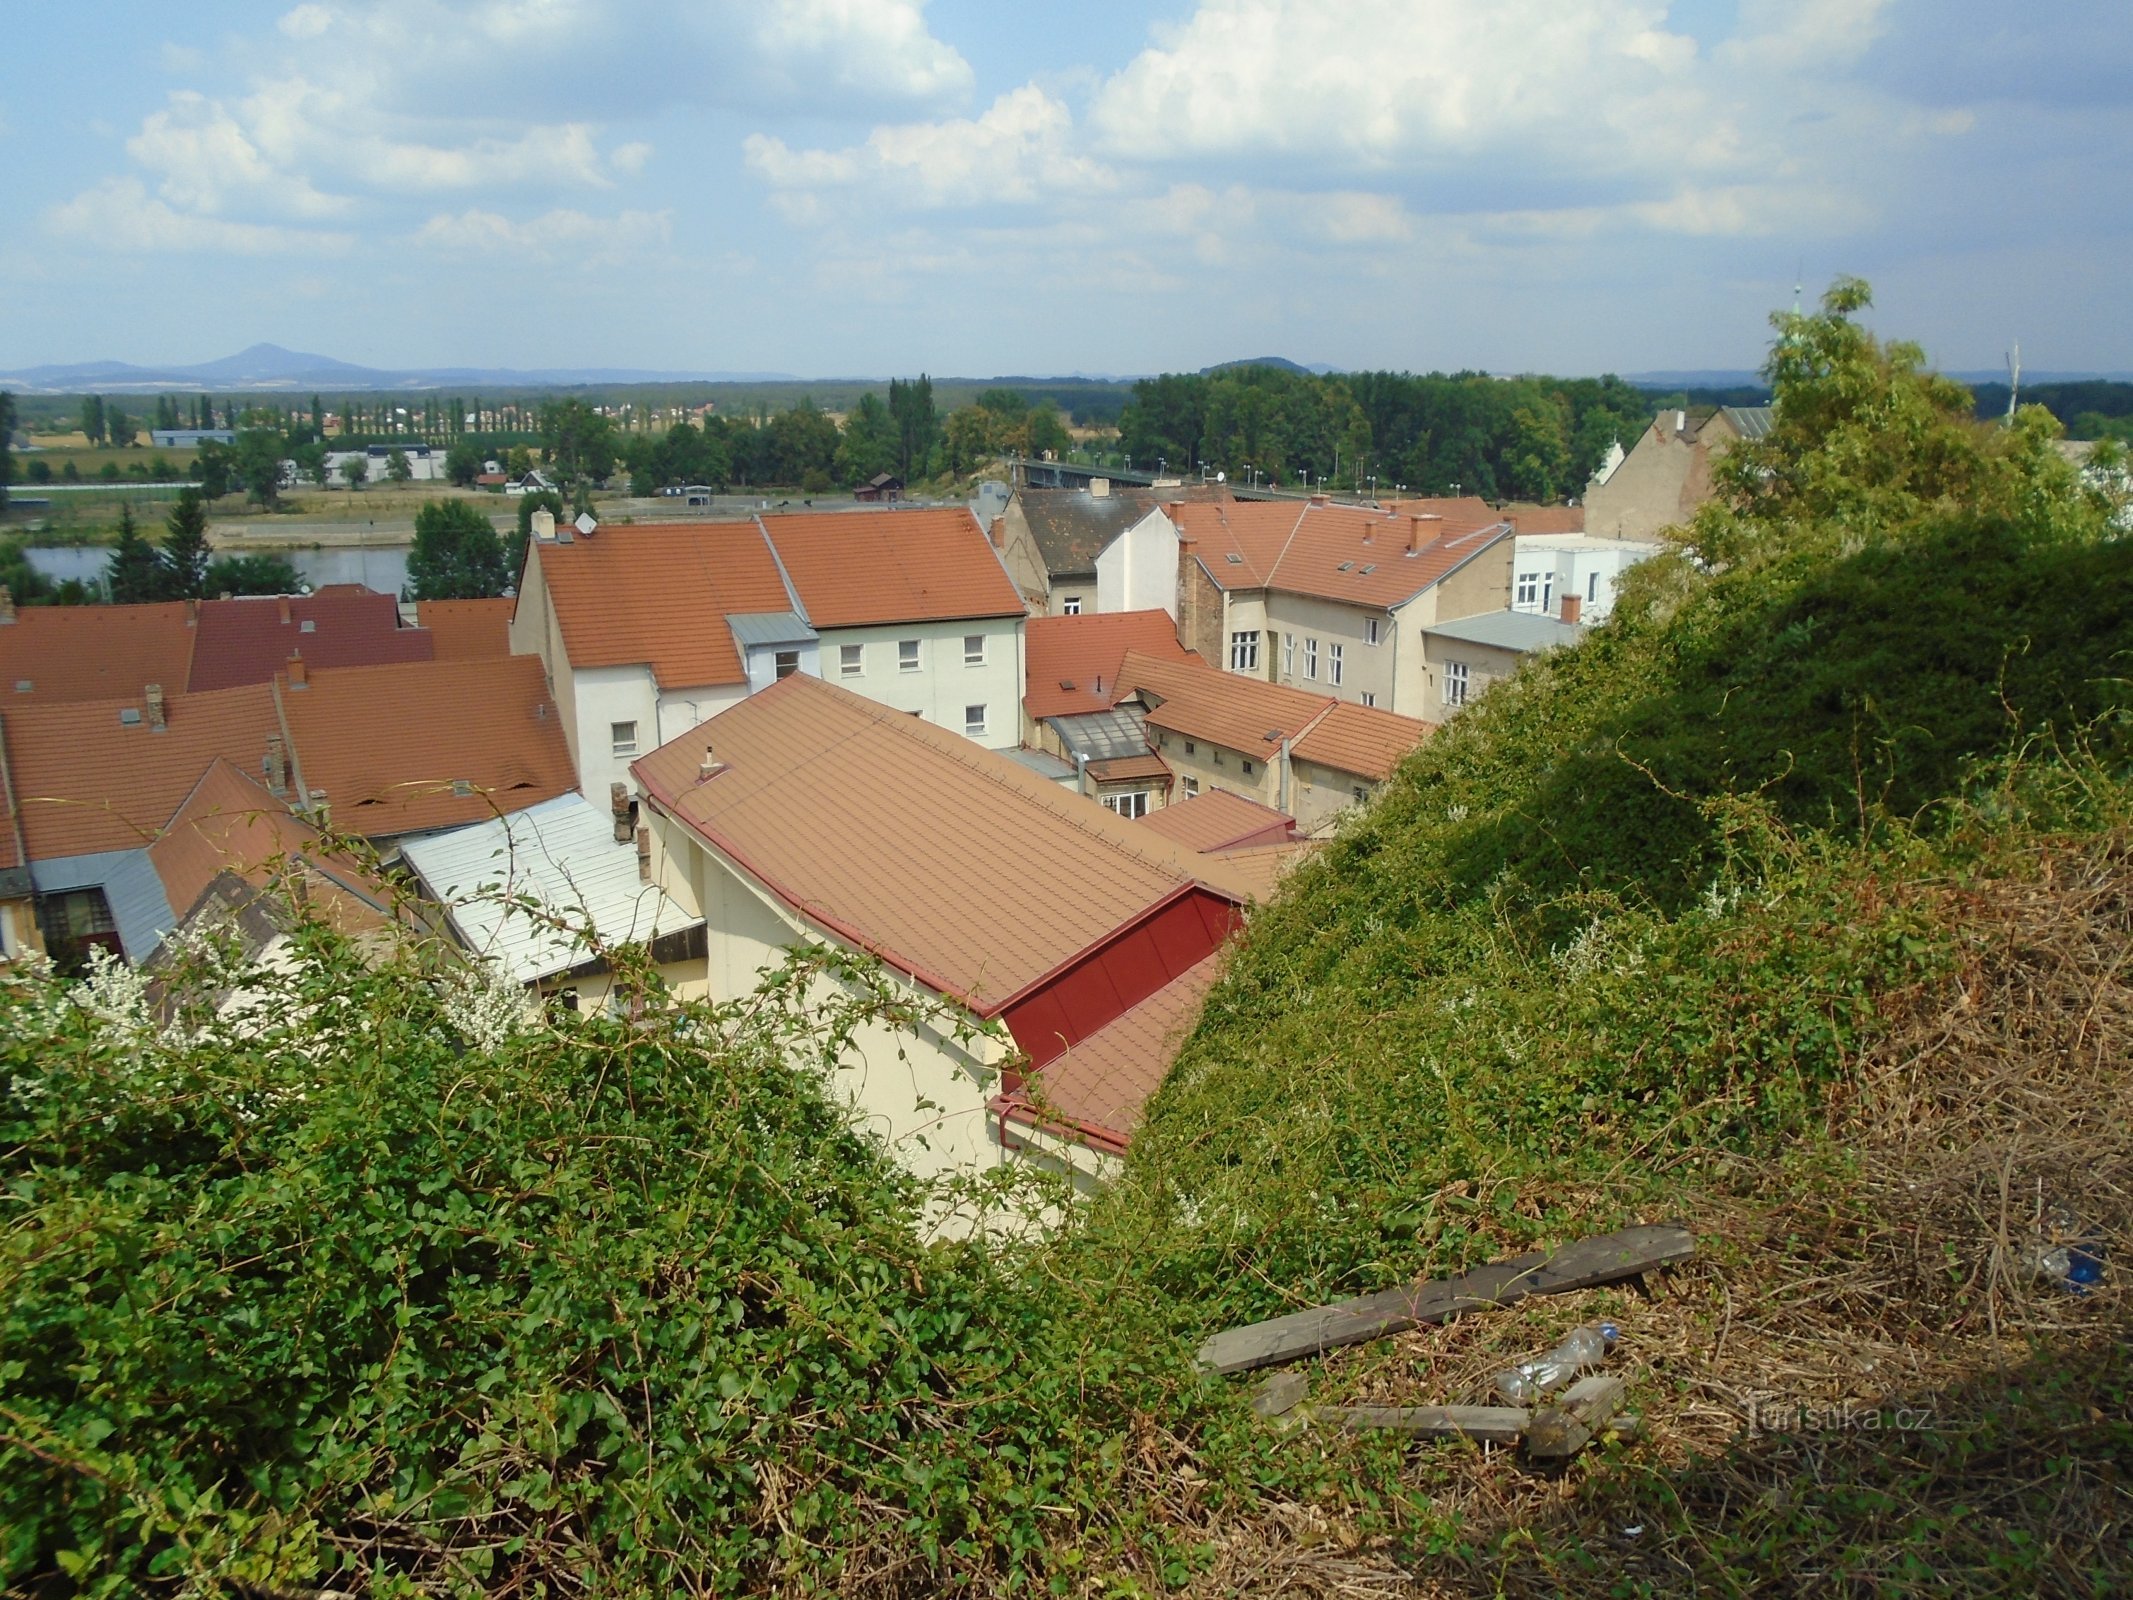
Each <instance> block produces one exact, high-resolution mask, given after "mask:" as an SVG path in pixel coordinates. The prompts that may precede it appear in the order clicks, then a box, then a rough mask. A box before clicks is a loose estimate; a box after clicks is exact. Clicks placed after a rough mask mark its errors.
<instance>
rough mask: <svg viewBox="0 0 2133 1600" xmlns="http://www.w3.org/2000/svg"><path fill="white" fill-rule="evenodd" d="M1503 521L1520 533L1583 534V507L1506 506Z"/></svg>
mask: <svg viewBox="0 0 2133 1600" xmlns="http://www.w3.org/2000/svg"><path fill="white" fill-rule="evenodd" d="M1502 514H1503V519H1504V520H1505V521H1506V522H1508V523H1510V524H1511V526H1512V528H1513V529H1514V530H1516V531H1517V532H1519V533H1583V532H1584V531H1585V508H1584V507H1583V506H1505V507H1504V508H1503V513H1502Z"/></svg>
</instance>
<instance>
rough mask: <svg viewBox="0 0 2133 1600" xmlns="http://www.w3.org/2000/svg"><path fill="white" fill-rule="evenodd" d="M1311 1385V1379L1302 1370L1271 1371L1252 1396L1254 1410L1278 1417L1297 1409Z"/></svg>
mask: <svg viewBox="0 0 2133 1600" xmlns="http://www.w3.org/2000/svg"><path fill="white" fill-rule="evenodd" d="M1310 1387H1311V1382H1310V1380H1309V1379H1308V1378H1306V1377H1305V1376H1304V1375H1303V1374H1302V1373H1300V1372H1274V1373H1269V1374H1268V1375H1267V1380H1266V1382H1264V1383H1262V1384H1261V1385H1260V1386H1259V1392H1258V1393H1257V1394H1255V1395H1253V1396H1252V1410H1253V1411H1254V1412H1255V1413H1257V1414H1258V1415H1259V1416H1262V1417H1278V1416H1280V1415H1281V1414H1282V1413H1283V1412H1286V1411H1293V1410H1295V1409H1296V1407H1297V1405H1298V1404H1299V1403H1301V1401H1302V1400H1303V1397H1304V1393H1305V1391H1306V1390H1308V1389H1309V1388H1310Z"/></svg>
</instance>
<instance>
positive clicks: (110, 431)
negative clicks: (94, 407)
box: [104, 401, 133, 450]
mask: <svg viewBox="0 0 2133 1600" xmlns="http://www.w3.org/2000/svg"><path fill="white" fill-rule="evenodd" d="M104 436H105V437H106V438H107V439H109V440H110V441H111V442H112V443H113V444H115V445H117V446H118V447H119V448H120V449H121V450H130V449H132V448H133V419H132V418H131V417H129V416H127V415H126V413H125V412H123V411H121V410H120V409H119V407H118V402H116V401H109V402H106V404H105V406H104Z"/></svg>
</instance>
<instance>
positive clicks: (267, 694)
mask: <svg viewBox="0 0 2133 1600" xmlns="http://www.w3.org/2000/svg"><path fill="white" fill-rule="evenodd" d="M143 710H144V708H143V706H142V703H141V701H139V700H138V699H135V700H131V701H126V700H94V701H84V702H82V703H80V704H77V705H46V706H21V707H17V708H13V709H11V710H10V711H9V712H8V715H7V752H8V761H9V765H10V768H11V770H12V777H13V780H14V791H15V803H16V805H17V806H18V807H19V808H20V810H21V815H22V829H23V833H24V836H25V838H26V839H27V842H28V844H29V853H30V859H31V860H33V861H51V860H57V859H60V858H62V857H66V856H79V855H93V854H96V853H97V852H100V851H105V850H138V849H141V848H142V847H144V846H145V845H147V844H148V843H149V842H150V841H151V840H153V839H154V838H155V837H156V835H157V834H158V833H160V832H161V831H162V829H163V826H164V824H165V823H167V822H168V821H169V820H170V817H171V814H172V813H173V812H175V811H176V810H177V809H178V807H179V805H180V804H181V803H183V801H184V800H185V798H186V796H187V795H189V794H190V793H191V792H192V789H193V785H194V784H196V783H197V782H199V779H200V774H201V773H202V772H203V771H205V770H206V769H207V767H208V766H209V764H210V763H212V762H213V761H214V760H215V759H216V758H217V757H227V758H228V759H229V760H230V761H231V762H233V763H234V764H236V765H237V766H239V767H242V768H245V769H247V770H257V769H258V767H259V764H260V762H261V760H262V758H263V757H264V756H265V755H266V752H267V740H268V739H269V737H271V736H272V735H274V734H277V733H279V732H280V730H281V723H280V720H279V719H278V718H277V717H276V715H275V712H274V690H273V687H272V686H271V685H269V684H246V685H244V686H243V687H241V688H236V689H216V690H210V691H208V692H206V693H203V694H183V695H171V696H169V697H168V698H167V699H166V701H165V717H166V725H165V727H164V729H163V731H161V732H157V731H156V730H154V729H152V728H151V727H150V726H149V725H148V720H147V717H146V715H145V714H143V715H141V716H140V717H139V720H137V721H135V722H131V723H127V722H122V721H120V713H121V712H122V711H133V712H136V713H142V712H143Z"/></svg>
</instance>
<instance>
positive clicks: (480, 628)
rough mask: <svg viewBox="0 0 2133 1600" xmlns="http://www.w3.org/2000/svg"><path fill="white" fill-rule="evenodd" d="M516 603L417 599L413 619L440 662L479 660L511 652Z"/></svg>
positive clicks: (509, 601)
mask: <svg viewBox="0 0 2133 1600" xmlns="http://www.w3.org/2000/svg"><path fill="white" fill-rule="evenodd" d="M517 603H518V602H517V601H515V600H508V599H507V600H418V601H417V602H416V603H415V620H416V622H417V623H418V624H420V626H422V627H423V628H425V629H427V630H428V632H429V636H430V640H431V643H432V645H433V646H434V647H435V650H436V656H435V659H437V660H439V661H479V660H481V659H482V658H483V657H485V656H507V655H509V654H510V653H511V608H512V607H513V606H515V605H516V604H517Z"/></svg>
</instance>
